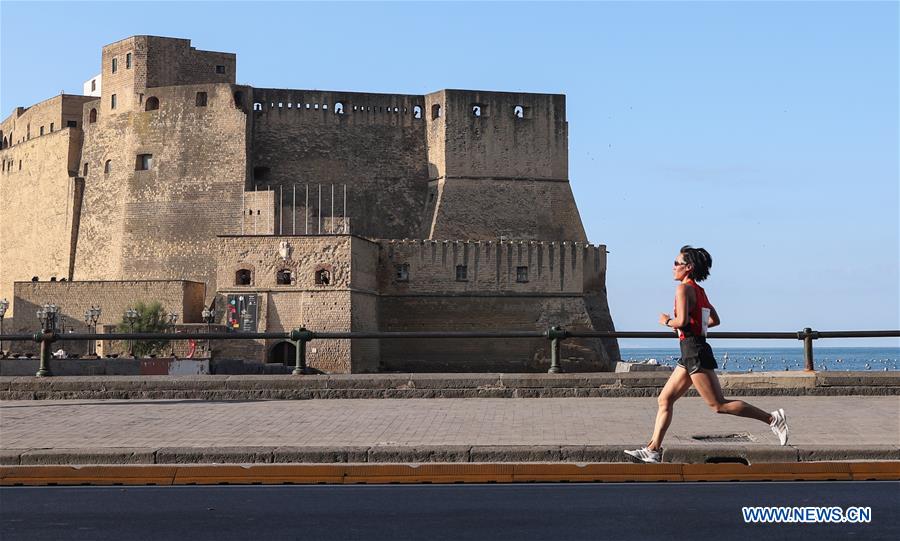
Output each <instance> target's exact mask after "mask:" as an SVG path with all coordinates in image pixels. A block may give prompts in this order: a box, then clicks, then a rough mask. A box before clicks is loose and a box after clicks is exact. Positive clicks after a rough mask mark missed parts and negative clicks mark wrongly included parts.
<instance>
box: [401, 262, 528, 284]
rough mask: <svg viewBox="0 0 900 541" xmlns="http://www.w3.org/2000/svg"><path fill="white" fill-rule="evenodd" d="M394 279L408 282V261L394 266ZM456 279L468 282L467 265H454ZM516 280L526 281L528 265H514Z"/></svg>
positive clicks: (522, 282)
mask: <svg viewBox="0 0 900 541" xmlns="http://www.w3.org/2000/svg"><path fill="white" fill-rule="evenodd" d="M394 279H395V281H397V282H408V281H409V263H400V264H398V265H395V266H394ZM456 281H457V282H468V281H469V267H468V265H457V266H456ZM516 282H518V283H520V284H524V283H527V282H528V267H527V266H519V267H516Z"/></svg>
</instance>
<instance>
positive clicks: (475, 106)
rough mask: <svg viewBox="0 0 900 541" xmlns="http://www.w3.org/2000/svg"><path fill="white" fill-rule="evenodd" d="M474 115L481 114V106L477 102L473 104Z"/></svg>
mask: <svg viewBox="0 0 900 541" xmlns="http://www.w3.org/2000/svg"><path fill="white" fill-rule="evenodd" d="M472 116H481V106H480V105H478V104H477V103H476V104H475V105H473V106H472Z"/></svg>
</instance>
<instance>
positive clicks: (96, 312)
mask: <svg viewBox="0 0 900 541" xmlns="http://www.w3.org/2000/svg"><path fill="white" fill-rule="evenodd" d="M100 311H101V310H100V307H99V306H94V305H93V304H92V305H91V307H90V308H88V309H87V310H85V311H84V324H85V325H86V326H87V330H88V332H89V333H93V334H97V321H98V320H99V319H100ZM96 354H97V339H96V338H94V340H93V341H92V343H91V344H90V345H89V347H88V355H96Z"/></svg>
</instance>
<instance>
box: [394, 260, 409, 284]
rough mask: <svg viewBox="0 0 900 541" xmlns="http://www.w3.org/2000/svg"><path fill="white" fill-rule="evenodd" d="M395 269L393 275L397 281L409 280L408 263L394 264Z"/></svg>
mask: <svg viewBox="0 0 900 541" xmlns="http://www.w3.org/2000/svg"><path fill="white" fill-rule="evenodd" d="M395 271H396V274H395V277H396V279H397V281H398V282H409V263H401V264H399V265H396V266H395Z"/></svg>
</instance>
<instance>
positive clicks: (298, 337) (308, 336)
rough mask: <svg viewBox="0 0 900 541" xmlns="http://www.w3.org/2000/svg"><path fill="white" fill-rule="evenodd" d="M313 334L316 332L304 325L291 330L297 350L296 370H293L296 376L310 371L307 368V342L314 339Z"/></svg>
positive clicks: (292, 339)
mask: <svg viewBox="0 0 900 541" xmlns="http://www.w3.org/2000/svg"><path fill="white" fill-rule="evenodd" d="M313 336H314V334H313V333H312V332H311V331H308V330H306V329H305V328H304V327H300V328H299V329H294V330H293V331H291V341H293V342H294V346H295V348H296V350H297V358H296V364H295V365H294V371H293V372H291V373H292V374H293V375H295V376H300V375H303V374H306V373H307V372H308V369H307V368H306V343H307V342H309V341H310V340H312V339H313Z"/></svg>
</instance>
